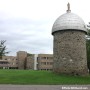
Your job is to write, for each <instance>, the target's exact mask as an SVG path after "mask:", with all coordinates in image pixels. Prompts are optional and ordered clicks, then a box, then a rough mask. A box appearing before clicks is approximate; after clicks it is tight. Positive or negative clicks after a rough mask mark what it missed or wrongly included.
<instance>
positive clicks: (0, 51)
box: [0, 40, 9, 59]
mask: <svg viewBox="0 0 90 90" xmlns="http://www.w3.org/2000/svg"><path fill="white" fill-rule="evenodd" d="M5 42H6V40H1V41H0V59H2V56H5V54H8V53H9V52H6V46H5V45H4V44H5Z"/></svg>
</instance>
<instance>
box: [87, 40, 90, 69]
mask: <svg viewBox="0 0 90 90" xmlns="http://www.w3.org/2000/svg"><path fill="white" fill-rule="evenodd" d="M86 46H87V65H88V68H89V70H90V40H87V42H86Z"/></svg>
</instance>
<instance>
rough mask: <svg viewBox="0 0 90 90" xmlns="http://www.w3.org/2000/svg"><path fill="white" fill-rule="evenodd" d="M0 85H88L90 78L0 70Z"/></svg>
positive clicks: (31, 71)
mask: <svg viewBox="0 0 90 90" xmlns="http://www.w3.org/2000/svg"><path fill="white" fill-rule="evenodd" d="M0 84H15V85H16V84H20V85H21V84H28V85H62V84H63V85H65V84H68V85H69V84H70V85H71V84H77V85H81V84H82V85H85V84H90V76H85V77H84V76H83V77H81V76H69V75H59V74H55V73H53V72H51V71H33V70H0Z"/></svg>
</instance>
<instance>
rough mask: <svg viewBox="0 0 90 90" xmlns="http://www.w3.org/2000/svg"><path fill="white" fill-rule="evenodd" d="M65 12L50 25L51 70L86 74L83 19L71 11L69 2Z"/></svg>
mask: <svg viewBox="0 0 90 90" xmlns="http://www.w3.org/2000/svg"><path fill="white" fill-rule="evenodd" d="M67 6H68V10H67V12H66V13H65V14H63V15H61V16H60V17H59V18H57V19H56V21H55V23H54V24H53V27H52V35H53V36H54V41H53V42H54V45H53V46H54V48H53V51H54V60H53V61H54V64H53V71H54V72H57V73H64V74H71V75H87V74H88V68H87V56H86V39H85V34H86V33H87V31H86V27H85V23H84V21H83V20H82V19H81V18H80V17H79V16H78V15H76V14H74V13H71V10H70V4H69V3H68V5H67Z"/></svg>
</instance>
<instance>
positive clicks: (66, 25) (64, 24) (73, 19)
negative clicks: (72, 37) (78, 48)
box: [52, 12, 87, 33]
mask: <svg viewBox="0 0 90 90" xmlns="http://www.w3.org/2000/svg"><path fill="white" fill-rule="evenodd" d="M68 29H71V30H73V29H74V30H79V31H85V32H87V31H86V26H85V23H84V21H83V20H82V19H81V18H80V17H79V16H78V15H76V14H74V13H71V12H67V13H65V14H63V15H61V16H60V17H59V18H57V19H56V21H55V23H54V24H53V27H52V33H54V32H56V31H60V30H68Z"/></svg>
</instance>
